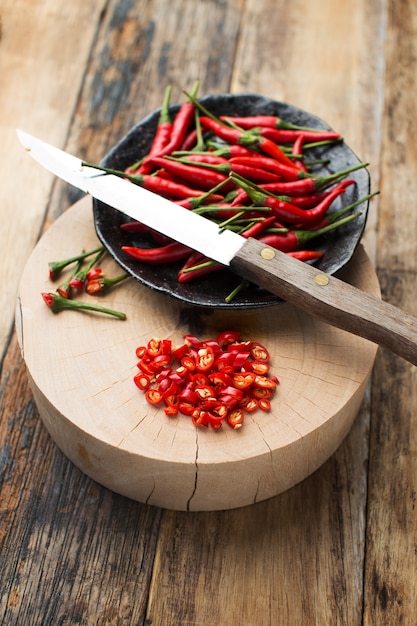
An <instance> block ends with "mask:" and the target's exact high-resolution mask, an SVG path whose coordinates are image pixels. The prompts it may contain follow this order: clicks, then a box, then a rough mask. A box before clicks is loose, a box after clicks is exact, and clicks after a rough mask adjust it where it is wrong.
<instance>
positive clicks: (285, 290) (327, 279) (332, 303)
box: [230, 239, 417, 365]
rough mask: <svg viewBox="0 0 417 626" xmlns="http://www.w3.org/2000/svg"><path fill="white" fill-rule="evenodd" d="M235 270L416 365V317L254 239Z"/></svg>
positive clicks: (235, 263)
mask: <svg viewBox="0 0 417 626" xmlns="http://www.w3.org/2000/svg"><path fill="white" fill-rule="evenodd" d="M230 267H231V269H232V270H233V271H234V272H235V273H236V274H239V275H240V276H242V277H243V278H246V279H248V280H250V281H251V282H253V283H255V284H256V285H259V286H261V287H264V288H265V289H267V290H268V291H270V292H272V293H274V294H276V295H277V296H279V297H280V298H282V299H283V300H285V301H286V302H289V303H291V304H292V305H294V306H295V307H297V308H299V309H302V310H303V311H306V312H307V313H309V314H310V315H312V316H314V317H317V318H318V319H320V320H322V321H324V322H327V323H329V324H331V325H332V326H336V327H337V328H341V329H343V330H346V331H348V332H350V333H353V334H354V335H358V336H360V337H364V338H365V339H369V340H370V341H373V342H374V343H377V344H379V345H381V346H384V347H385V348H388V349H389V350H391V351H392V352H394V353H395V354H398V355H399V356H401V357H403V358H404V359H406V360H407V361H409V362H410V363H413V364H414V365H417V317H415V316H413V315H409V314H408V313H405V312H403V311H402V310H401V309H398V308H397V307H395V306H393V305H391V304H389V303H387V302H383V301H382V300H379V299H378V298H376V297H374V296H371V295H370V294H368V293H365V292H363V291H361V290H360V289H357V288H356V287H352V286H351V285H349V284H348V283H345V282H343V281H342V280H340V279H338V278H336V277H334V276H329V275H328V274H323V272H320V270H318V269H317V268H315V267H314V266H311V265H308V264H307V263H304V262H302V261H298V260H297V259H294V258H292V257H290V256H288V255H287V254H285V253H283V252H279V251H278V250H275V249H273V248H270V247H268V246H265V245H264V244H262V243H260V242H259V241H256V240H255V239H248V241H247V242H246V243H245V244H244V246H243V247H242V249H241V250H240V251H239V252H238V254H237V255H236V256H235V257H234V258H233V259H232V262H231V263H230Z"/></svg>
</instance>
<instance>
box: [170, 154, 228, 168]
mask: <svg viewBox="0 0 417 626" xmlns="http://www.w3.org/2000/svg"><path fill="white" fill-rule="evenodd" d="M177 158H181V159H185V161H186V162H192V163H208V164H209V165H222V164H223V163H228V160H227V159H225V158H224V157H223V156H220V155H217V154H214V153H213V152H190V153H188V154H183V153H182V152H181V157H177Z"/></svg>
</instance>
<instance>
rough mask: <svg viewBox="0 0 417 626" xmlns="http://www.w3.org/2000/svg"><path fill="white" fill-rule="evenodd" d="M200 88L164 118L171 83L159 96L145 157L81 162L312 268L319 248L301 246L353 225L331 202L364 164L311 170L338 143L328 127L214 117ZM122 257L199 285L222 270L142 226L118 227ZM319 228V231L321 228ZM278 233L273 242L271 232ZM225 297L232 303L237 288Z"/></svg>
mask: <svg viewBox="0 0 417 626" xmlns="http://www.w3.org/2000/svg"><path fill="white" fill-rule="evenodd" d="M198 89H199V83H198V81H196V83H195V84H194V85H193V88H192V90H191V93H188V92H186V91H185V92H184V94H185V97H186V100H185V101H184V102H183V103H182V104H181V105H180V107H179V109H178V112H177V113H176V115H175V116H171V115H170V96H171V87H170V86H168V87H167V88H166V90H165V94H164V99H163V103H162V107H161V110H160V114H159V119H158V123H157V127H156V131H155V135H154V137H153V140H152V142H151V145H150V147H149V150H148V153H147V154H146V155H138V160H137V161H136V162H135V163H133V164H131V165H129V166H128V167H126V168H125V169H123V170H114V169H111V168H105V167H99V166H96V165H92V164H89V163H85V164H84V165H85V166H88V167H95V168H97V169H101V170H102V171H104V172H106V173H109V174H113V175H116V176H121V177H123V178H126V179H128V180H129V181H131V182H132V183H134V184H137V185H141V186H143V187H145V188H146V189H148V190H150V191H153V192H155V193H158V194H160V195H162V196H164V197H165V198H168V199H169V200H171V201H173V202H175V203H177V204H179V205H180V206H182V207H184V209H188V210H190V211H195V212H198V213H200V214H202V215H204V217H206V218H207V219H210V220H212V221H214V222H216V223H217V224H218V226H219V228H220V229H225V228H228V229H232V230H234V231H235V232H237V233H239V234H240V235H242V236H243V237H255V238H257V239H261V240H263V241H264V242H265V243H267V244H268V245H270V246H272V247H275V248H277V249H278V250H280V251H282V252H284V253H286V254H290V255H292V256H295V257H296V258H299V259H300V260H302V261H306V262H310V263H311V262H315V261H316V260H318V259H320V258H322V256H323V252H322V251H321V250H320V249H317V248H316V247H315V248H314V249H311V248H309V247H308V243H309V242H310V241H312V240H314V241H320V239H319V238H320V236H322V235H323V234H324V233H328V232H329V231H330V230H332V231H334V230H336V229H337V228H339V227H340V226H343V225H345V224H346V223H347V222H349V221H351V220H354V219H355V218H356V216H357V215H359V213H360V212H359V213H355V214H354V213H351V215H350V216H346V215H345V214H344V216H343V219H340V220H339V219H336V217H337V216H339V217H340V215H339V211H338V207H337V204H336V203H337V202H338V201H340V199H341V198H343V196H344V194H345V193H346V191H347V190H348V188H349V187H353V186H354V185H355V184H356V183H355V180H354V179H353V178H351V177H350V175H351V174H352V173H353V172H354V171H355V170H358V169H361V168H365V167H366V166H367V165H368V163H365V162H364V163H359V164H358V165H355V166H352V167H350V168H347V169H344V170H341V171H336V172H330V173H329V174H327V175H323V174H318V173H316V169H315V167H316V165H319V166H320V167H321V166H322V165H323V163H325V162H326V157H324V158H321V159H316V158H315V152H314V150H315V149H316V148H317V147H318V146H320V147H321V150H325V151H326V153H325V154H327V153H328V154H329V157H330V155H331V150H332V148H333V146H335V145H338V144H339V143H340V142H342V141H343V138H342V137H341V136H340V134H338V133H336V132H334V131H332V130H323V129H319V128H317V129H316V128H311V127H305V126H301V125H296V124H293V123H291V122H290V121H289V120H285V119H281V118H278V117H276V116H270V115H256V116H246V117H241V116H240V117H233V116H231V115H220V116H219V117H216V116H215V115H213V113H211V112H210V111H209V110H207V109H206V108H205V107H204V106H203V104H202V102H201V101H200V100H199V99H198V97H197V92H198ZM376 193H378V192H375V193H373V194H368V195H367V196H364V197H362V198H359V199H357V200H356V201H355V202H353V203H351V204H350V205H349V207H350V208H349V207H345V208H346V211H345V212H346V213H347V212H348V211H350V210H352V209H353V208H354V207H358V206H360V205H361V204H362V203H365V202H367V201H368V200H369V199H370V198H371V197H373V196H374V195H376ZM121 228H122V230H123V232H124V233H125V236H126V243H125V244H124V245H122V246H121V248H122V251H123V253H124V254H126V255H127V256H129V257H131V258H134V259H135V260H137V261H138V263H145V264H166V263H180V264H181V265H180V267H179V270H178V281H179V282H180V283H183V282H191V281H195V282H196V283H197V284H198V279H199V278H201V277H202V276H206V275H207V274H210V273H212V272H215V271H220V270H224V269H225V268H224V266H222V265H220V264H219V263H215V262H213V261H212V260H211V259H209V258H204V257H203V256H202V255H199V254H198V253H195V252H194V251H192V250H191V249H190V248H188V247H187V246H184V245H182V244H180V243H178V242H174V241H172V240H170V239H169V238H167V237H165V236H162V235H160V234H158V233H156V232H154V231H152V230H151V229H149V228H148V227H146V226H145V225H144V224H140V223H138V222H135V221H127V222H125V223H123V224H122V226H121ZM324 228H326V230H323V229H324ZM135 233H141V234H142V235H144V236H145V239H146V244H145V245H144V246H143V247H141V246H138V245H137V244H136V243H134V241H135V240H133V241H129V239H130V238H132V236H133V235H134V234H135ZM278 233H279V236H278ZM248 284H249V283H247V281H245V282H244V283H240V288H239V289H236V290H234V291H233V293H232V294H225V300H226V301H230V299H231V298H233V297H234V295H236V293H238V292H239V291H240V290H241V289H242V288H243V287H244V286H247V285H248Z"/></svg>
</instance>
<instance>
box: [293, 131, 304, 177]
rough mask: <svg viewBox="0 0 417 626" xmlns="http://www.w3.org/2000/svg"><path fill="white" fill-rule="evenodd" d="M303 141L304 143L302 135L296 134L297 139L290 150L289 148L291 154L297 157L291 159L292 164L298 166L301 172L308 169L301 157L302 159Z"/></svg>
mask: <svg viewBox="0 0 417 626" xmlns="http://www.w3.org/2000/svg"><path fill="white" fill-rule="evenodd" d="M303 143H304V135H302V134H300V135H298V137H297V139H296V140H295V141H294V144H293V147H292V150H291V154H292V155H293V156H295V157H297V158H295V159H293V162H294V164H295V165H296V166H297V167H298V169H299V170H302V171H303V172H307V171H308V169H307V167H306V164H305V163H304V161H303V159H302V154H303Z"/></svg>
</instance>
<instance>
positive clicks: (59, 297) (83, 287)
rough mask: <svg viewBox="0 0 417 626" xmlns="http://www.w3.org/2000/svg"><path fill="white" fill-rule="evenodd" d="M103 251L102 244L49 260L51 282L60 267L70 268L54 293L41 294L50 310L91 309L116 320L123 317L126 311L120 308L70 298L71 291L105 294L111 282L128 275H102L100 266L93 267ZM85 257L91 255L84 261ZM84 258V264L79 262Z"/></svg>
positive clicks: (61, 268)
mask: <svg viewBox="0 0 417 626" xmlns="http://www.w3.org/2000/svg"><path fill="white" fill-rule="evenodd" d="M104 254H105V250H104V247H103V246H99V247H97V248H94V249H93V250H90V251H88V252H82V253H80V254H78V255H76V256H72V257H68V258H66V259H62V260H59V261H50V262H49V264H48V266H49V279H50V280H51V281H55V280H57V279H58V278H59V277H60V276H61V274H62V272H63V271H64V270H66V269H67V268H69V266H71V265H73V269H72V271H70V272H69V275H68V276H67V277H66V278H65V280H64V281H63V282H62V283H61V284H60V285H59V286H58V287H57V288H56V290H55V291H54V292H52V291H49V292H42V293H41V296H42V298H43V301H44V302H45V304H46V305H47V306H48V307H49V309H50V310H51V311H52V313H60V312H61V311H65V310H73V311H93V312H95V313H102V314H104V315H110V316H112V317H115V318H117V319H119V320H125V319H126V314H125V313H123V312H122V311H115V310H114V309H110V308H108V307H105V306H102V305H100V304H97V303H95V302H92V301H89V302H88V301H81V300H76V299H75V297H74V296H75V294H77V293H82V292H83V291H85V293H87V294H88V295H90V296H92V295H97V294H102V293H105V292H106V291H108V290H109V289H111V288H112V287H113V286H114V285H117V284H118V283H121V282H122V281H124V280H126V279H127V278H129V274H125V273H124V274H121V275H120V276H116V277H108V276H106V275H105V273H104V272H103V270H102V268H101V267H98V266H97V263H98V262H99V261H100V259H101V258H102V257H103V255H104ZM89 257H92V258H90V259H89V260H88V258H89ZM87 260H88V262H87V265H83V263H84V261H87Z"/></svg>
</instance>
